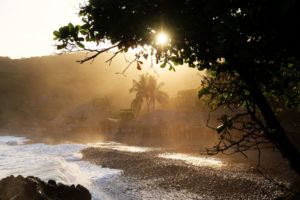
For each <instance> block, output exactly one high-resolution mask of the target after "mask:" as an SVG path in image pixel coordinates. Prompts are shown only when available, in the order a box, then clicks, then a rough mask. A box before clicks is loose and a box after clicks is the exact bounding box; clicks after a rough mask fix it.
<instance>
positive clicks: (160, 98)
mask: <svg viewBox="0 0 300 200" xmlns="http://www.w3.org/2000/svg"><path fill="white" fill-rule="evenodd" d="M163 85H164V83H159V84H158V83H157V79H156V78H155V77H154V76H151V75H148V74H144V75H141V76H140V80H139V81H136V80H133V85H132V88H130V90H129V92H130V93H133V92H135V93H136V97H135V99H134V100H133V101H132V103H131V108H132V109H133V110H134V111H135V113H137V114H138V113H139V112H140V110H141V108H142V105H143V102H144V100H145V102H146V105H147V112H150V111H151V110H154V109H155V103H156V101H157V102H159V103H164V102H166V101H167V99H168V95H167V94H166V93H165V92H163V91H161V90H160V88H161V87H162V86H163Z"/></svg>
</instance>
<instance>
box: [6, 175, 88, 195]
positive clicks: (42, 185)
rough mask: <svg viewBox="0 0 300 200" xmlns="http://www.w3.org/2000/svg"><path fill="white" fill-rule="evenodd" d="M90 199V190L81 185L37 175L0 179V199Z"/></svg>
mask: <svg viewBox="0 0 300 200" xmlns="http://www.w3.org/2000/svg"><path fill="white" fill-rule="evenodd" d="M9 199H13V200H52V199H53V200H54V199H55V200H69V199H72V200H90V199H91V194H90V192H89V191H88V190H87V189H86V188H85V187H83V186H81V185H77V186H74V185H71V186H67V185H64V184H61V183H56V182H55V181H53V180H49V181H48V183H46V182H44V181H42V180H40V179H39V178H37V177H33V176H28V177H26V178H24V177H23V176H17V177H14V176H9V177H6V178H4V179H2V180H1V181H0V200H9Z"/></svg>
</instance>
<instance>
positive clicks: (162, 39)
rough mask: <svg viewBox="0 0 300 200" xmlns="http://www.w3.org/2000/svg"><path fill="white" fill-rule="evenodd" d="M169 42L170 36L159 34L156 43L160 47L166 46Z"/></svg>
mask: <svg viewBox="0 0 300 200" xmlns="http://www.w3.org/2000/svg"><path fill="white" fill-rule="evenodd" d="M167 42H168V35H167V34H166V33H163V32H162V33H158V35H157V37H156V43H157V44H158V45H165V44H166V43H167Z"/></svg>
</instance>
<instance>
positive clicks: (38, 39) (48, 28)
mask: <svg viewBox="0 0 300 200" xmlns="http://www.w3.org/2000/svg"><path fill="white" fill-rule="evenodd" d="M84 2H85V1H84V0H0V27H1V28H0V57H2V56H8V57H10V58H25V57H32V56H43V55H51V54H54V53H55V47H54V44H55V41H54V40H53V31H54V30H57V29H58V28H59V27H60V26H64V25H67V24H68V23H69V22H72V23H75V24H78V23H80V18H79V17H78V12H79V4H80V3H84Z"/></svg>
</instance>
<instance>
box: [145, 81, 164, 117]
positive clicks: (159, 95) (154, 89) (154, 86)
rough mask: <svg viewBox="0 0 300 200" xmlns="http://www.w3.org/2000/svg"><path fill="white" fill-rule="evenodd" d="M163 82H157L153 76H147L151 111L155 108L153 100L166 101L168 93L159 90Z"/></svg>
mask: <svg viewBox="0 0 300 200" xmlns="http://www.w3.org/2000/svg"><path fill="white" fill-rule="evenodd" d="M164 85H165V84H164V83H162V82H161V83H158V82H157V79H156V78H155V77H154V76H149V77H148V88H149V92H150V94H149V96H150V106H152V111H153V110H155V102H156V101H157V102H159V103H166V102H167V101H168V98H169V97H168V94H167V93H165V92H163V91H162V90H160V88H161V87H162V86H164Z"/></svg>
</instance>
